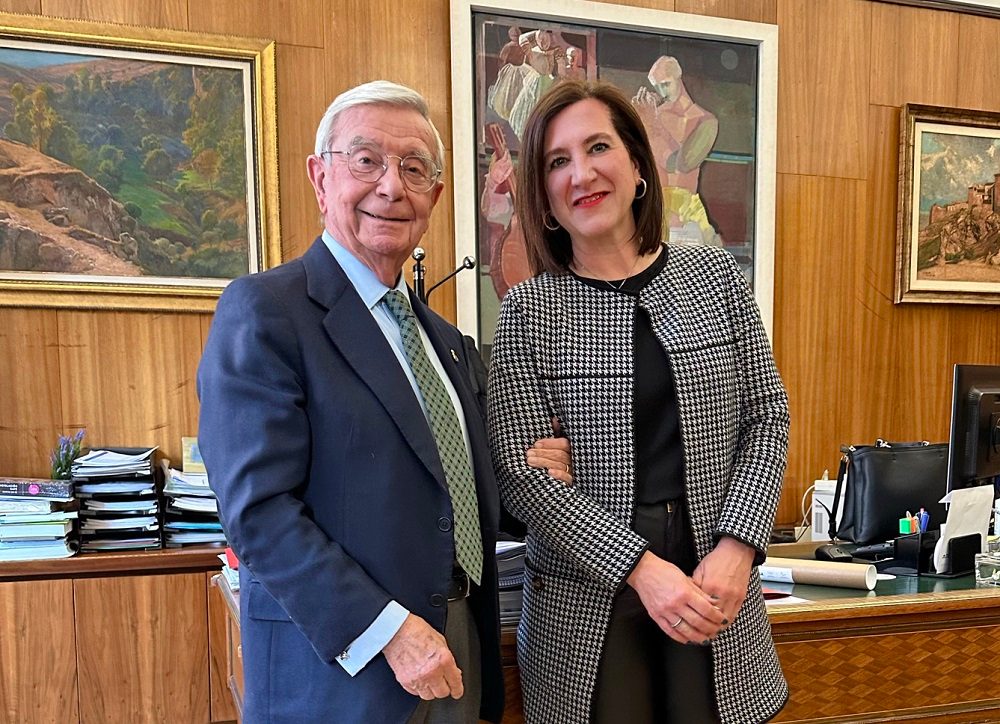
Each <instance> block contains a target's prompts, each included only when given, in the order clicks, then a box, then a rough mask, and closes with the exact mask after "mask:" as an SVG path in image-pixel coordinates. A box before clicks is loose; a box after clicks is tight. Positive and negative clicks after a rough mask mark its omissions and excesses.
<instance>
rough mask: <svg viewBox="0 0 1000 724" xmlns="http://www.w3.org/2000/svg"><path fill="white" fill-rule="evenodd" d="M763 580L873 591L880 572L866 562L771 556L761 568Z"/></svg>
mask: <svg viewBox="0 0 1000 724" xmlns="http://www.w3.org/2000/svg"><path fill="white" fill-rule="evenodd" d="M760 578H761V580H762V581H771V582H776V583H807V584H809V585H811V586H834V587H836V588H857V589H860V590H862V591H871V590H873V589H874V588H875V581H876V580H877V579H878V572H877V571H876V570H875V566H873V565H871V564H866V563H835V562H833V561H813V560H808V559H798V558H773V557H771V556H768V558H767V560H766V561H764V564H763V565H762V566H761V567H760Z"/></svg>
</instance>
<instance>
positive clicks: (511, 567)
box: [497, 541, 526, 624]
mask: <svg viewBox="0 0 1000 724" xmlns="http://www.w3.org/2000/svg"><path fill="white" fill-rule="evenodd" d="M525 548H526V546H525V544H524V543H521V542H519V541H497V573H498V574H499V576H500V623H501V624H516V623H517V622H518V621H520V620H521V605H522V598H523V596H522V594H523V591H524V552H525Z"/></svg>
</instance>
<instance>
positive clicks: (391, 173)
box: [376, 156, 406, 199]
mask: <svg viewBox="0 0 1000 724" xmlns="http://www.w3.org/2000/svg"><path fill="white" fill-rule="evenodd" d="M385 162H386V165H387V166H388V168H387V169H386V170H385V173H384V174H382V178H380V179H379V180H378V184H377V186H376V189H377V190H378V192H379V194H381V195H382V196H385V197H387V198H390V199H399V198H402V197H403V196H404V195H405V194H406V186H405V185H404V184H403V167H402V163H403V161H402V159H399V158H396V157H395V156H388V157H386V159H385Z"/></svg>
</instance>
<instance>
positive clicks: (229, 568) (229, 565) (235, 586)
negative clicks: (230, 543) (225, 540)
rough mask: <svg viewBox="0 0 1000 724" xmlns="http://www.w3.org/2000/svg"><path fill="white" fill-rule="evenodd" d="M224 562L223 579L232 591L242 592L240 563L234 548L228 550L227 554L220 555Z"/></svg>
mask: <svg viewBox="0 0 1000 724" xmlns="http://www.w3.org/2000/svg"><path fill="white" fill-rule="evenodd" d="M219 560H220V561H222V577H223V578H225V579H226V583H227V584H228V585H229V588H230V590H233V591H238V590H240V561H239V559H238V558H237V557H236V554H235V553H233V549H232V548H226V552H225V553H220V554H219Z"/></svg>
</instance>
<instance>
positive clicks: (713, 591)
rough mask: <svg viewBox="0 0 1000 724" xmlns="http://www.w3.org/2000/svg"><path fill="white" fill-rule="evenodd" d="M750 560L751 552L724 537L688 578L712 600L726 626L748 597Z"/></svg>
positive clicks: (742, 545) (734, 618) (751, 557)
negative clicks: (722, 616)
mask: <svg viewBox="0 0 1000 724" xmlns="http://www.w3.org/2000/svg"><path fill="white" fill-rule="evenodd" d="M753 558H754V549H753V548H751V547H750V546H748V545H746V544H744V543H740V542H739V541H738V540H736V539H735V538H727V537H724V538H722V540H720V541H719V542H718V544H717V545H716V546H715V549H714V550H713V551H712V552H711V553H709V554H708V555H707V556H705V557H704V558H703V559H702V561H701V563H699V564H698V567H697V568H696V569H695V570H694V575H692V576H691V578H692V579H693V580H694V582H695V583H696V584H698V586H699V587H700V588H701V590H703V591H704V592H705V593H707V594H708V595H709V596H712V598H713V600H714V601H715V605H716V606H718V607H719V609H720V610H721V611H722V613H723V615H724V616H725V617H726V625H729V623H731V622H732V621H735V620H736V616H737V614H739V612H740V608H741V607H742V606H743V601H744V599H745V598H746V597H747V585H748V584H749V583H750V570H751V568H752V567H753Z"/></svg>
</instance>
